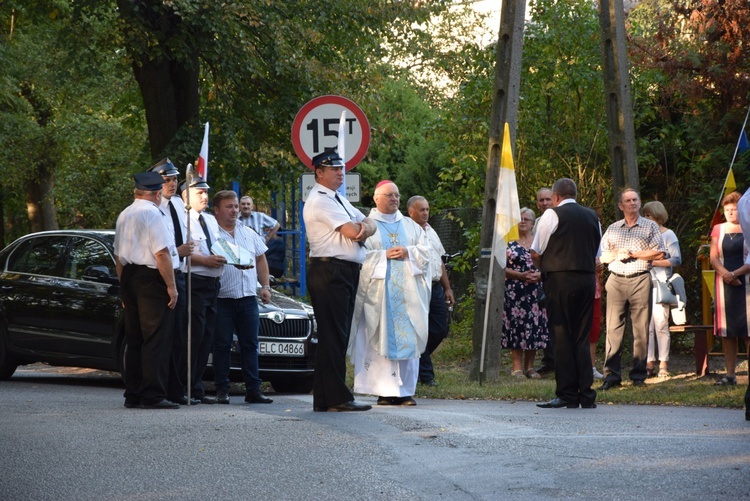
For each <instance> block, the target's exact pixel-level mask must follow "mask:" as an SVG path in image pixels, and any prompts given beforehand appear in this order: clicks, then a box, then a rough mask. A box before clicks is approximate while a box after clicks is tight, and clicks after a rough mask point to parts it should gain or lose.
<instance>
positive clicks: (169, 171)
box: [148, 157, 180, 177]
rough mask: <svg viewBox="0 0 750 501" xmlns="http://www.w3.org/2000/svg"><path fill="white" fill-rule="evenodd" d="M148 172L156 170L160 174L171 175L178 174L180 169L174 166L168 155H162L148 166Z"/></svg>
mask: <svg viewBox="0 0 750 501" xmlns="http://www.w3.org/2000/svg"><path fill="white" fill-rule="evenodd" d="M148 170H149V172H156V173H157V174H159V175H160V176H166V177H172V176H179V175H180V171H179V170H177V167H175V166H174V164H173V163H172V161H171V160H170V159H169V158H168V157H164V158H162V159H161V160H159V161H158V162H156V163H155V164H154V165H152V166H151V167H149V168H148Z"/></svg>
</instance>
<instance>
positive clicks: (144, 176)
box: [133, 172, 164, 191]
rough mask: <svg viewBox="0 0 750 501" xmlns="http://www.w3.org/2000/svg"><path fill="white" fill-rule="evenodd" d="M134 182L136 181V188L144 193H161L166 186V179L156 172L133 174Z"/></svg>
mask: <svg viewBox="0 0 750 501" xmlns="http://www.w3.org/2000/svg"><path fill="white" fill-rule="evenodd" d="M133 180H134V181H135V187H136V188H137V189H139V190H143V191H161V186H162V185H163V184H164V178H162V177H161V174H157V173H156V172H139V173H137V174H133Z"/></svg>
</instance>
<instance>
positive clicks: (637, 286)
mask: <svg viewBox="0 0 750 501" xmlns="http://www.w3.org/2000/svg"><path fill="white" fill-rule="evenodd" d="M618 207H619V208H620V210H621V211H622V213H623V215H624V216H625V217H624V218H623V219H620V220H619V221H617V222H615V223H612V224H611V225H609V228H607V231H605V232H604V236H602V243H601V257H600V258H599V261H601V262H602V263H604V264H608V265H609V271H610V274H609V278H608V279H607V283H606V285H605V288H606V290H607V344H606V349H605V359H604V383H603V384H602V386H600V389H601V390H609V389H610V388H614V387H615V386H620V384H621V382H622V374H621V369H622V338H623V336H624V334H625V317H626V315H627V314H628V313H630V321H631V323H632V326H633V369H632V370H631V371H630V379H631V380H632V381H633V386H643V385H644V384H646V354H647V353H646V351H647V348H648V324H649V322H650V321H651V288H652V284H651V273H649V270H650V268H651V261H653V260H655V259H662V258H663V257H664V256H665V254H666V248H665V247H664V242H663V241H662V238H661V232H660V231H659V225H658V224H656V223H655V222H654V221H651V220H650V219H646V218H645V217H643V216H641V215H640V212H639V211H640V209H641V198H640V196H639V195H638V192H637V191H635V190H633V189H629V188H626V189H625V190H623V191H622V193H621V194H620V202H619V204H618Z"/></svg>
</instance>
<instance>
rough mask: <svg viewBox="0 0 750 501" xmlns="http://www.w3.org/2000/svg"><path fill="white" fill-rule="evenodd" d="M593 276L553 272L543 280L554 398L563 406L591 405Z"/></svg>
mask: <svg viewBox="0 0 750 501" xmlns="http://www.w3.org/2000/svg"><path fill="white" fill-rule="evenodd" d="M594 280H595V276H594V274H593V273H586V272H577V271H557V272H553V273H548V274H546V275H545V277H544V294H545V296H546V297H547V320H548V324H549V328H550V331H552V333H553V335H554V336H555V353H554V357H555V381H556V383H557V388H556V390H555V394H556V395H557V397H558V398H559V399H561V400H564V401H565V402H578V403H580V404H582V405H590V404H593V403H594V401H595V400H596V391H594V390H593V389H592V388H591V385H592V384H593V382H594V376H593V373H592V372H591V353H590V352H589V329H590V328H591V318H592V316H593V314H594V294H595V288H596V285H595V282H594Z"/></svg>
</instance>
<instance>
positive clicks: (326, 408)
mask: <svg viewBox="0 0 750 501" xmlns="http://www.w3.org/2000/svg"><path fill="white" fill-rule="evenodd" d="M313 412H328V407H321V406H317V405H313Z"/></svg>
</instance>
